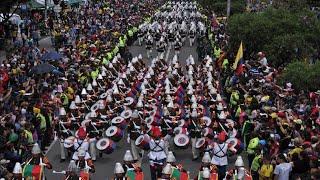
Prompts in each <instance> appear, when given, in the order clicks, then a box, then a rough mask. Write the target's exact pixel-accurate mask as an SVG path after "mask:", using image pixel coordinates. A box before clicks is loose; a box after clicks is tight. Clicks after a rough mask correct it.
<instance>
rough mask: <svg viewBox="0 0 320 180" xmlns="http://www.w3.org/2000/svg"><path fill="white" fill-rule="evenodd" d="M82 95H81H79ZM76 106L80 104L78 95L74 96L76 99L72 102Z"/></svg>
mask: <svg viewBox="0 0 320 180" xmlns="http://www.w3.org/2000/svg"><path fill="white" fill-rule="evenodd" d="M81 94H82V93H81ZM74 102H75V103H76V104H81V99H80V96H79V95H76V99H75V100H74Z"/></svg>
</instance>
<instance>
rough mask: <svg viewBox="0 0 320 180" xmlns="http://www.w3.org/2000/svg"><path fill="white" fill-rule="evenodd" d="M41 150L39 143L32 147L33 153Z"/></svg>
mask: <svg viewBox="0 0 320 180" xmlns="http://www.w3.org/2000/svg"><path fill="white" fill-rule="evenodd" d="M40 153H41V150H40V147H39V144H38V143H35V144H34V145H33V147H32V154H40Z"/></svg>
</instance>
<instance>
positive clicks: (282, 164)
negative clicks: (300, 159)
mask: <svg viewBox="0 0 320 180" xmlns="http://www.w3.org/2000/svg"><path fill="white" fill-rule="evenodd" d="M277 163H278V165H276V167H275V169H274V171H273V174H274V175H275V176H274V179H275V180H289V177H290V172H291V171H292V164H291V163H287V160H286V157H285V155H283V154H280V155H279V156H278V157H277Z"/></svg>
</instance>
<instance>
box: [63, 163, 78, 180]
mask: <svg viewBox="0 0 320 180" xmlns="http://www.w3.org/2000/svg"><path fill="white" fill-rule="evenodd" d="M78 171H79V169H78V168H77V165H76V162H75V161H74V160H71V161H70V163H69V165H68V169H67V171H66V177H65V180H68V179H79V177H78V175H77V173H78Z"/></svg>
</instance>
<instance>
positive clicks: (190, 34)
mask: <svg viewBox="0 0 320 180" xmlns="http://www.w3.org/2000/svg"><path fill="white" fill-rule="evenodd" d="M195 36H196V32H195V31H194V30H190V31H189V43H190V46H192V45H193V43H194V38H195Z"/></svg>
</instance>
